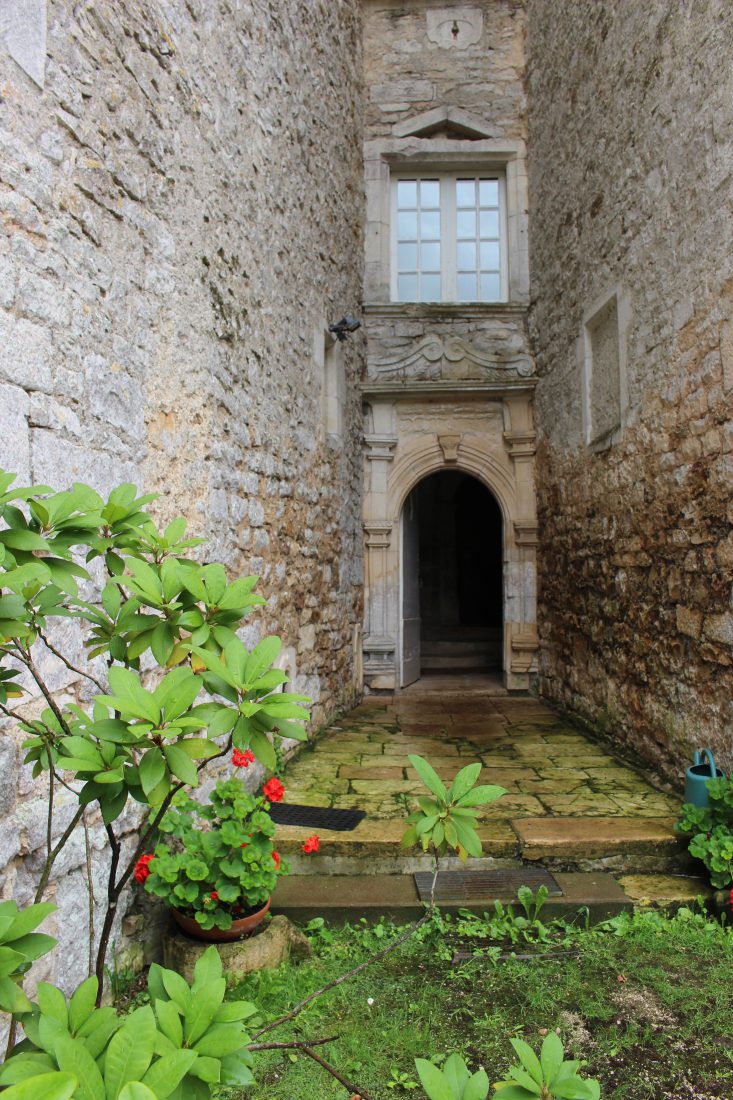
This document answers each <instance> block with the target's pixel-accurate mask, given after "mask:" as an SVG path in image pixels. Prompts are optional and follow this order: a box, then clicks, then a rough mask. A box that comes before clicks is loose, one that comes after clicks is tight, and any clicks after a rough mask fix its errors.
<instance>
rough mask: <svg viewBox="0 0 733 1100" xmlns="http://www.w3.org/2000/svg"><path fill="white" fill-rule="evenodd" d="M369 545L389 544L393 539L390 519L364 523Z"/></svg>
mask: <svg viewBox="0 0 733 1100" xmlns="http://www.w3.org/2000/svg"><path fill="white" fill-rule="evenodd" d="M364 534H365V537H366V544H367V546H370V547H371V546H384V547H386V546H389V544H390V542H391V541H392V524H391V523H390V521H389V520H383V521H381V522H380V521H377V522H375V523H365V524H364Z"/></svg>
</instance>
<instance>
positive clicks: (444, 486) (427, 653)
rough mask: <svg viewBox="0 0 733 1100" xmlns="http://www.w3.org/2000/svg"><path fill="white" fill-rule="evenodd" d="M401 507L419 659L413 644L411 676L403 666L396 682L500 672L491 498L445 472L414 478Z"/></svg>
mask: <svg viewBox="0 0 733 1100" xmlns="http://www.w3.org/2000/svg"><path fill="white" fill-rule="evenodd" d="M406 508H407V509H409V514H410V515H411V516H412V521H411V522H412V531H413V533H412V537H411V539H410V540H409V542H405V543H404V544H403V545H404V551H405V552H406V553H405V561H404V571H403V591H408V590H409V589H410V582H411V581H412V590H413V597H412V601H413V611H412V614H413V615H414V612H415V610H416V609H415V608H414V603H415V600H414V588H415V586H414V579H415V572H416V574H417V579H418V584H417V589H418V601H417V602H418V603H419V609H417V610H418V616H419V661H415V660H414V656H415V654H414V650H413V662H412V677H410V673H409V670H407V676H403V682H405V683H409V682H410V679H411V678H413V679H414V678H415V674H417V675H425V674H429V673H446V672H452V671H455V672H469V671H471V672H473V671H479V670H482V671H486V672H490V671H497V670H500V669H501V663H502V662H501V654H502V634H503V552H502V545H503V539H502V516H501V511H500V509H499V505H498V503H497V501H496V499H495V497H494V496H493V495H492V494H491V493H490V492H489V490H488V489H486V488H485V486H484V485H482V484H481V482H480V481H478V480H477V479H476V478H474V477H471V476H469V475H467V474H463V473H460V472H458V471H453V470H445V471H440V472H439V473H435V474H431V475H430V476H429V477H427V478H425V479H424V480H423V481H421V482H420V483H419V484H418V485H417V486H416V487H415V488H414V489H413V491H412V493H411V494H410V497H409V498H408V501H407V505H406ZM407 551H409V553H407ZM408 559H411V560H408ZM410 574H412V575H411V576H410ZM413 624H414V625H413V636H414V635H415V634H416V633H417V631H415V630H414V627H415V626H417V624H416V623H414V619H413ZM415 648H416V647H415Z"/></svg>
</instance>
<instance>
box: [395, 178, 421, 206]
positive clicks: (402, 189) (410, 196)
mask: <svg viewBox="0 0 733 1100" xmlns="http://www.w3.org/2000/svg"><path fill="white" fill-rule="evenodd" d="M397 206H398V208H399V209H400V210H416V209H417V180H398V181H397Z"/></svg>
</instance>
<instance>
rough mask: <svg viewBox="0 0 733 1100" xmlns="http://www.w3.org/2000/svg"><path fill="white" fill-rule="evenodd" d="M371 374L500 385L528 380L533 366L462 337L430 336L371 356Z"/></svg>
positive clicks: (514, 356) (525, 360)
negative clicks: (512, 379)
mask: <svg viewBox="0 0 733 1100" xmlns="http://www.w3.org/2000/svg"><path fill="white" fill-rule="evenodd" d="M369 374H370V376H371V377H372V378H379V379H385V380H386V379H404V378H414V377H416V376H417V375H426V376H428V377H430V378H441V379H443V380H445V381H462V380H467V379H480V380H481V381H485V382H501V381H505V380H506V378H507V377H508V376H509V377H511V376H512V375H514V376H518V377H520V378H528V377H529V376H530V375H531V374H532V363H531V361H530V360H529V358H528V357H527V356H525V355H516V354H514V353H512V352H511V351H502V350H499V349H497V350H496V351H483V350H480V349H478V348H477V347H476V346H475V344H473V343H470V342H469V341H467V340H464V339H463V338H462V337H460V336H438V335H436V334H431V335H429V336H423V337H422V338H421V339H420V340H418V341H417V343H414V344H412V345H410V346H409V347H407V348H405V349H400V350H399V351H396V350H393V351H387V352H386V354H382V355H379V354H377V355H375V356H371V355H370V361H369Z"/></svg>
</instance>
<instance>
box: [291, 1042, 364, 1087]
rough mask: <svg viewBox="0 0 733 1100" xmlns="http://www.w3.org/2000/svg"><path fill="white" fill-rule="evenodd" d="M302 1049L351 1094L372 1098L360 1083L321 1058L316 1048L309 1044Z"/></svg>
mask: <svg viewBox="0 0 733 1100" xmlns="http://www.w3.org/2000/svg"><path fill="white" fill-rule="evenodd" d="M301 1049H302V1051H303V1054H307V1055H308V1057H309V1058H312V1059H313V1061H314V1062H318V1065H319V1066H322V1067H323V1069H325V1070H326V1071H327V1072H328V1073H330V1074H331V1076H332V1077H335V1078H336V1080H337V1081H338V1082H339V1084H341V1085H343V1086H344V1088H345V1089H346V1090H347V1091H348V1092H349V1094H350V1095H351V1096H359V1097H361V1100H372V1097H371V1096H370V1095H369V1093H368V1092H365V1091H364V1089H363V1088H361V1087H360V1086H359V1085H355V1084H354V1082H353V1081H349V1079H348V1077H344V1076H343V1074H341V1073H339V1071H338V1070H337V1069H334V1067H333V1066H332V1065H331V1063H330V1062H327V1061H326V1060H325V1058H321V1056H320V1054H316V1052H315V1050H311V1048H310V1047H307V1046H304V1047H302V1048H301Z"/></svg>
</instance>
